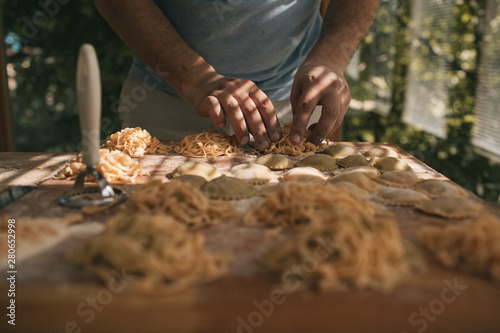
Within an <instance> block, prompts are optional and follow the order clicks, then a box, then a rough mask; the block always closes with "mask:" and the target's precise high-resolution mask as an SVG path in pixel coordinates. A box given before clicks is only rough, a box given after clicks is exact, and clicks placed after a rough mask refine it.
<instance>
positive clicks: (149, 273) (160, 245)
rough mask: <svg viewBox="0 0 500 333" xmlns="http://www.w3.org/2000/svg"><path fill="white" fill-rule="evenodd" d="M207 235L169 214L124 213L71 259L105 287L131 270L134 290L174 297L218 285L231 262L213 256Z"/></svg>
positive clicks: (72, 251) (75, 250)
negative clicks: (195, 288) (208, 249)
mask: <svg viewBox="0 0 500 333" xmlns="http://www.w3.org/2000/svg"><path fill="white" fill-rule="evenodd" d="M203 245H204V237H203V235H201V234H198V233H192V232H189V231H188V230H187V228H186V226H185V225H183V224H181V223H179V222H177V221H176V220H175V219H174V218H172V217H170V216H167V215H149V214H142V213H138V214H128V213H121V214H117V215H115V216H113V217H111V218H110V219H109V220H108V221H107V222H106V224H105V230H104V231H103V232H102V233H101V234H99V235H98V236H96V237H92V238H90V239H88V240H85V241H83V242H81V243H79V244H77V245H75V246H74V247H73V248H71V249H70V251H69V252H68V254H67V257H68V259H69V260H70V261H71V262H73V263H76V264H77V265H79V266H82V267H84V268H86V269H88V270H90V271H91V272H93V273H95V274H96V275H97V276H98V277H99V278H100V279H101V280H102V281H103V282H104V283H109V281H111V280H113V279H116V276H115V275H116V272H122V270H125V272H126V274H127V275H129V276H132V277H133V279H132V280H131V281H129V282H128V283H129V285H130V286H131V287H132V290H139V291H142V292H146V293H147V292H151V293H154V294H155V295H161V294H173V293H178V292H182V291H185V290H186V289H189V288H190V287H193V286H195V285H199V284H202V283H206V282H210V281H213V280H215V279H217V278H219V277H220V276H221V275H223V274H224V273H225V272H226V271H227V269H228V266H229V263H230V261H231V258H230V256H228V255H226V254H208V253H206V252H204V250H203Z"/></svg>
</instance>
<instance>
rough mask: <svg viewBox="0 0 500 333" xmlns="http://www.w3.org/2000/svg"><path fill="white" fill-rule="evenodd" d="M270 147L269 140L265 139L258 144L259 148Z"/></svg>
mask: <svg viewBox="0 0 500 333" xmlns="http://www.w3.org/2000/svg"><path fill="white" fill-rule="evenodd" d="M269 147H270V145H269V142H267V141H262V142H261V144H260V150H266V149H268V148H269Z"/></svg>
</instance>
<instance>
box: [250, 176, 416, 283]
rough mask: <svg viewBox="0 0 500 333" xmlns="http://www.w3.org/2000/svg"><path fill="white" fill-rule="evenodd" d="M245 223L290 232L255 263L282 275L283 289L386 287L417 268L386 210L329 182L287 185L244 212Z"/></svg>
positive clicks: (393, 220)
mask: <svg viewBox="0 0 500 333" xmlns="http://www.w3.org/2000/svg"><path fill="white" fill-rule="evenodd" d="M245 223H246V224H247V225H259V224H260V225H267V226H274V227H282V228H291V229H292V230H295V231H296V234H295V236H294V238H293V239H292V240H289V241H285V242H284V243H282V244H280V245H278V246H276V247H274V248H271V249H269V250H268V251H266V252H265V253H264V254H263V256H262V258H261V261H262V263H263V264H264V265H265V266H267V267H268V268H269V269H271V270H273V271H277V272H279V273H281V274H282V277H283V279H282V283H283V290H286V291H288V292H292V291H295V290H297V289H298V288H300V287H308V286H313V287H316V288H318V289H319V290H321V291H330V290H334V291H338V290H351V289H355V290H358V289H372V290H380V291H389V290H391V289H393V288H394V287H395V286H396V285H397V284H398V283H399V282H400V281H402V280H403V279H404V278H405V277H406V276H407V275H408V274H409V272H410V271H411V270H412V269H414V268H417V267H419V265H420V263H421V261H420V260H418V256H417V255H416V252H413V250H412V248H411V247H409V246H408V245H406V244H405V243H404V241H403V239H402V237H401V235H400V232H399V229H398V227H397V223H396V221H395V219H394V218H393V216H392V214H390V213H387V212H382V211H379V210H377V209H376V207H375V205H374V204H373V203H370V202H363V201H359V200H357V199H355V198H354V197H352V196H351V195H350V194H349V193H348V191H347V190H345V189H344V188H336V187H334V186H333V185H329V184H326V185H321V186H318V185H314V184H300V183H287V184H285V185H284V186H283V187H281V188H279V189H277V190H276V191H274V192H272V193H270V194H268V195H267V196H266V199H265V202H264V204H263V205H262V206H255V207H253V208H252V209H251V210H250V211H249V213H248V214H247V215H246V216H245Z"/></svg>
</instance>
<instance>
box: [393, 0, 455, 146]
mask: <svg viewBox="0 0 500 333" xmlns="http://www.w3.org/2000/svg"><path fill="white" fill-rule="evenodd" d="M453 6H454V1H450V0H441V1H440V0H419V1H413V6H412V26H411V46H410V59H411V61H410V65H409V68H408V81H407V89H406V96H405V109H404V112H403V120H404V121H405V122H406V123H407V124H410V125H413V126H415V127H417V128H420V129H422V130H424V131H427V132H429V133H431V134H433V135H436V136H438V137H441V138H443V137H445V136H446V119H445V116H446V115H447V113H448V107H447V101H448V97H449V82H450V65H449V58H450V55H449V54H448V53H447V50H449V47H447V45H449V42H450V38H449V37H450V35H451V33H452V29H453V20H454V19H455V18H454V16H453Z"/></svg>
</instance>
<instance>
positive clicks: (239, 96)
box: [188, 72, 281, 150]
mask: <svg viewBox="0 0 500 333" xmlns="http://www.w3.org/2000/svg"><path fill="white" fill-rule="evenodd" d="M188 90H191V91H192V94H189V95H191V96H190V97H191V98H189V99H191V102H192V103H193V105H194V106H195V109H196V111H197V112H198V114H200V115H201V116H203V117H210V118H211V119H212V122H213V123H214V124H215V126H216V127H217V128H223V127H224V126H225V125H226V120H225V117H227V119H228V120H229V123H230V124H231V126H232V127H233V129H234V132H235V134H236V138H237V139H238V142H240V143H241V144H246V143H247V142H248V141H249V133H252V135H253V136H254V138H255V142H256V144H257V148H258V149H260V150H264V149H267V148H269V147H270V145H271V140H272V141H278V140H279V139H280V138H281V128H280V124H279V121H278V117H277V116H276V113H275V111H274V107H273V104H272V103H271V101H270V100H269V98H268V97H267V95H266V94H265V93H264V92H263V91H262V90H260V89H259V88H258V87H257V86H256V85H255V83H253V82H252V81H249V80H244V79H236V78H230V77H225V76H222V75H219V74H217V73H215V72H211V73H209V74H206V75H204V76H203V77H202V78H201V79H200V80H198V82H197V84H196V85H195V86H194V87H192V89H188Z"/></svg>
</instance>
